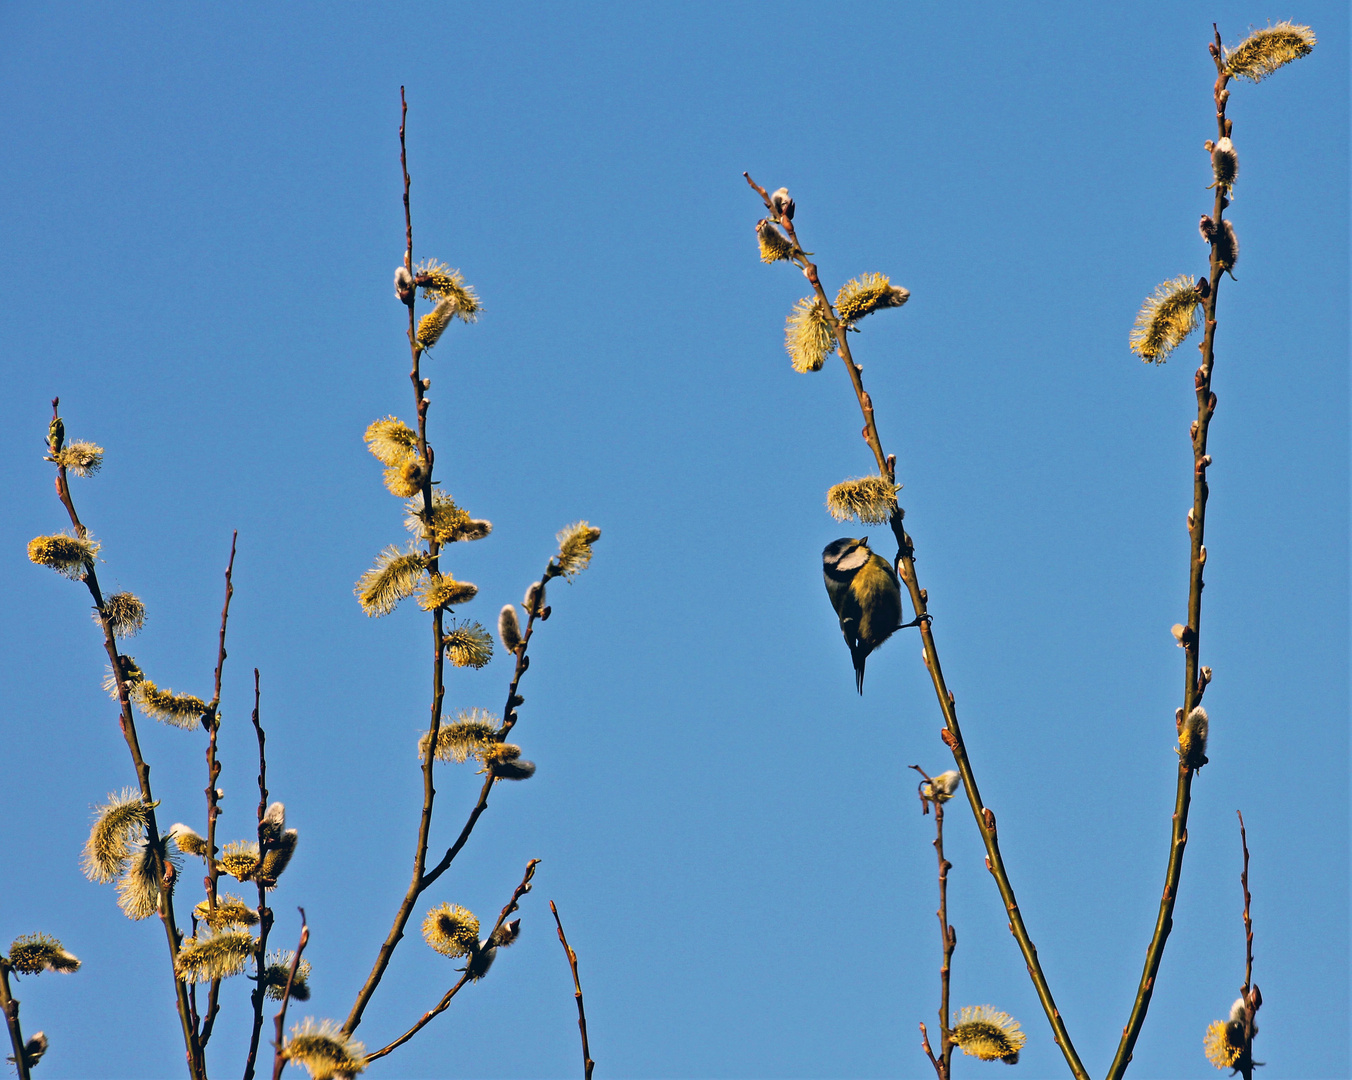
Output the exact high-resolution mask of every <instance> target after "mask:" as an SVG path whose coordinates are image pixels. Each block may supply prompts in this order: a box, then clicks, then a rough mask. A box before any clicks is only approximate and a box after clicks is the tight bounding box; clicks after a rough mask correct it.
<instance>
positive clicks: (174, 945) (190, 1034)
mask: <svg viewBox="0 0 1352 1080" xmlns="http://www.w3.org/2000/svg"><path fill="white" fill-rule="evenodd" d="M60 404H61V399H60V398H52V418H53V419H54V420H55V419H57V415H58V414H57V409H58V407H59V406H60ZM56 495H57V498H58V499H60V500H61V504H62V505H63V506H64V507H65V508H66V513H67V514H68V515H69V517H70V523H71V525H73V526H74V527H75V531H76V533H77V534H78V535H79V536H80V537H81V538H82V539H83V538H85V537H87V536H88V532H89V531H88V529H86V528H85V526H84V524H83V523H82V522H81V521H80V516H79V514H77V513H76V511H75V502H74V500H73V499H72V498H71V494H70V484H69V482H68V479H67V475H66V467H65V465H63V464H61V463H60V462H57V465H56ZM84 583H85V587H86V588H88V589H89V595H90V597H91V598H92V599H93V601H94V609H95V610H96V611H97V612H98V616H99V625H100V627H101V628H102V629H103V647H104V650H105V651H106V652H107V654H108V662H109V663H110V664H111V665H112V671H113V679H114V681H115V683H116V687H117V700H118V706H119V710H120V712H119V717H118V722H119V725H120V727H121V730H122V737H123V739H124V740H125V741H126V744H127V750H128V751H129V752H130V754H131V760H132V765H133V767H134V768H135V769H136V779H137V783H138V785H139V787H140V791H141V802H142V804H143V805H144V807H145V830H146V843H147V845H148V850H149V852H150V856H151V859H152V862H153V865H154V868H155V875H156V877H157V879H158V880H159V882H160V902H159V905H158V913H159V916H160V921H161V922H162V923H163V924H164V935H165V939H166V941H167V942H168V945H169V965H170V973H171V975H172V977H173V980H174V997H175V1003H176V1005H177V1008H178V1018H179V1025H180V1027H181V1028H182V1030H183V1046H184V1050H185V1053H186V1056H187V1063H188V1073H189V1075H190V1076H192V1077H193V1078H194V1080H206V1068H205V1064H204V1062H203V1058H202V1047H201V1044H200V1043H199V1041H198V1036H197V1025H196V1024H195V1023H194V1021H193V1011H192V1007H191V1006H190V1004H189V1002H188V991H187V986H186V985H185V984H184V982H183V980H182V979H180V978H179V977H178V973H177V970H176V969H175V961H176V960H177V958H178V948H179V944H180V942H181V941H182V935H181V934H180V933H179V930H178V926H177V923H176V921H175V918H174V898H173V886H174V868H173V864H172V863H170V862H169V860H168V859H166V858H165V857H164V850H163V847H162V844H161V839H160V831H159V824H158V822H157V820H156V816H155V807H156V805H157V804H156V802H155V796H154V794H153V793H152V791H151V787H150V766H149V765H148V764H147V763H146V760H145V758H144V757H143V756H142V754H141V744H140V741H139V740H138V739H137V737H136V721H135V719H134V717H133V716H132V711H131V697H130V695H129V692H128V689H127V683H126V679H125V678H124V677H123V673H122V664H121V662H120V657H119V655H118V649H117V637H116V635H115V634H114V633H113V627H112V623H110V622H109V620H108V613H107V610H106V608H105V606H104V602H103V592H102V590H101V589H100V588H99V578H98V573H97V572H96V571H95V569H94V564H93V563H92V562H91V563H89V564H87V565H86V566H85V576H84Z"/></svg>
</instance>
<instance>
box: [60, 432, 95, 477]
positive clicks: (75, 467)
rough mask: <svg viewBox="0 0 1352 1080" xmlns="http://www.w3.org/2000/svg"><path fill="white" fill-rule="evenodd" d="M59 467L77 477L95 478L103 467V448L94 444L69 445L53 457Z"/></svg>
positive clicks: (72, 443)
mask: <svg viewBox="0 0 1352 1080" xmlns="http://www.w3.org/2000/svg"><path fill="white" fill-rule="evenodd" d="M52 457H53V458H55V459H56V463H57V464H58V465H62V466H65V469H66V471H67V472H72V473H74V474H75V475H76V476H93V475H94V474H95V473H96V472H98V471H99V469H100V468H102V466H103V447H101V446H98V445H96V444H94V443H92V442H82V441H79V440H77V441H75V442H70V443H67V444H66V445H65V446H64V447H63V448H62V449H60V450H58V451H57V452H56V453H54V454H53V455H52Z"/></svg>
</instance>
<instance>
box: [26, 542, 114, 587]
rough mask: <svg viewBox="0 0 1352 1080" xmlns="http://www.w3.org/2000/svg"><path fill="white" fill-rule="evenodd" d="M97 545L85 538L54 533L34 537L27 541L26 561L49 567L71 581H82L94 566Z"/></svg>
mask: <svg viewBox="0 0 1352 1080" xmlns="http://www.w3.org/2000/svg"><path fill="white" fill-rule="evenodd" d="M98 553H99V545H98V543H97V542H96V541H94V540H91V539H89V538H88V537H87V536H68V535H67V534H66V533H55V534H53V535H51V536H35V537H33V539H32V540H30V541H28V559H29V561H30V562H34V563H37V564H38V565H39V566H50V567H51V568H52V569H53V570H55V571H56V572H57V573H58V574H63V575H65V576H66V577H68V578H70V579H71V580H72V581H83V580H84V576H85V573H86V572H87V571H88V569H89V568H90V567H92V566H93V565H94V557H95V556H96V555H98Z"/></svg>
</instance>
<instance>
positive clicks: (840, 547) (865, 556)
mask: <svg viewBox="0 0 1352 1080" xmlns="http://www.w3.org/2000/svg"><path fill="white" fill-rule="evenodd" d="M872 554H873V553H872V552H871V551H869V548H868V537H867V536H864V537H858V538H855V537H850V536H844V537H841V538H840V539H839V540H833V541H832V542H831V543H829V544H827V545H826V549H825V550H824V551H823V552H822V568H823V569H824V570H826V571H827V572H828V573H830V572H835V573H837V574H842V575H844V574H850V573H853V572H854V571H856V570H858V569H859V568H860V567H861V566H863V565H864V564H865V563H866V562H868V560H869V556H870V555H872Z"/></svg>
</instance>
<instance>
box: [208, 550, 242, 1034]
mask: <svg viewBox="0 0 1352 1080" xmlns="http://www.w3.org/2000/svg"><path fill="white" fill-rule="evenodd" d="M238 540H239V530H238V529H236V530H235V531H234V533H233V534H232V535H231V537H230V562H229V563H228V564H227V565H226V567H225V603H224V604H223V605H222V606H221V633H220V646H219V648H218V651H217V653H216V678H215V687H216V689H215V692H214V693H213V694H212V697H211V702H210V704H208V705H207V711H206V715H204V716H203V717H202V723H203V724H204V725H205V726H206V729H207V731H208V732H209V738H208V742H207V788H206V796H207V837H206V839H207V876H206V879H205V880H204V881H203V884H204V885H205V886H206V890H207V909H208V910H209V911H215V910H216V899H217V895H216V894H217V882H218V881H219V879H220V875H221V871H220V867H219V866H217V864H216V818H217V817H219V816H220V813H221V807H220V797H221V796H220V789H219V788H217V786H216V781H217V780H218V779H219V778H220V775H221V765H220V762H219V761H217V760H216V735H217V733H218V732H219V731H220V729H221V717H220V707H221V674H222V672H223V671H224V670H225V655H226V654H225V624H226V622H227V621H228V620H229V618H230V598H231V597H232V596H234V595H235V586H234V585H233V584H232V582H231V578H232V576H233V574H234V572H235V543H236V542H237V541H238ZM220 995H221V980H220V979H212V980H211V989H210V991H208V993H207V1015H206V1019H205V1020H204V1021H203V1023H202V1034H201V1037H200V1040H199V1041H200V1042H201V1044H202V1046H203V1047H205V1046H206V1045H207V1043H208V1042H209V1041H210V1040H211V1032H212V1029H213V1028H214V1027H215V1026H216V1014H217V1013H219V1012H220Z"/></svg>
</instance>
